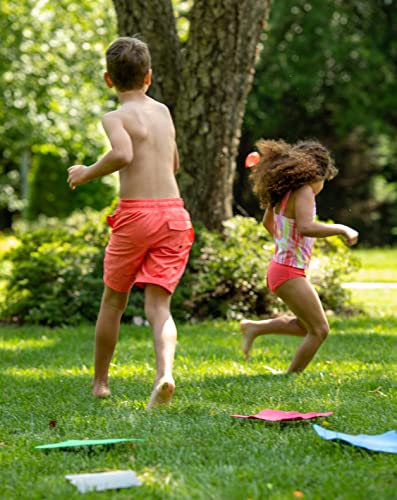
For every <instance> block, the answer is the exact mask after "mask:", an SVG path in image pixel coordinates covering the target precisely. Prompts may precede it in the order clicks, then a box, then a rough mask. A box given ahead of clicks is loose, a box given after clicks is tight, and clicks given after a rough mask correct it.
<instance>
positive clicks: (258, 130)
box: [236, 0, 397, 246]
mask: <svg viewBox="0 0 397 500" xmlns="http://www.w3.org/2000/svg"><path fill="white" fill-rule="evenodd" d="M262 49H263V50H262V53H261V57H260V60H259V62H258V65H257V69H256V74H255V79H254V83H253V88H252V91H251V93H250V95H249V98H248V103H247V111H246V115H245V120H244V126H243V130H244V133H243V144H242V147H241V150H242V155H243V156H244V155H245V153H246V152H247V151H250V150H251V149H252V147H253V144H254V143H255V141H256V140H257V139H259V138H260V137H266V138H280V137H281V138H283V139H285V140H287V141H291V142H293V141H296V140H301V139H304V138H312V137H316V138H318V139H319V140H321V141H322V142H324V143H325V144H326V145H327V146H329V147H330V149H331V151H332V153H333V155H334V156H335V159H336V164H337V166H338V168H339V170H340V174H339V176H338V177H337V178H336V179H335V180H334V181H333V182H332V184H331V185H330V187H329V188H326V189H325V190H324V193H322V195H321V197H320V198H319V208H320V209H321V210H320V214H321V217H322V218H332V219H335V220H337V221H340V222H342V223H346V224H348V225H352V226H353V227H355V228H356V229H358V230H359V231H360V233H361V235H362V236H361V237H360V240H361V241H365V242H366V243H367V244H370V245H377V246H385V245H392V244H394V243H395V242H396V241H397V239H396V235H397V216H396V213H397V210H396V204H397V147H396V144H397V143H396V134H397V128H396V123H397V121H396V111H395V110H396V109H397V76H396V75H397V73H396V65H395V62H396V59H397V9H396V1H395V0H368V1H365V2H364V1H362V0H349V1H339V0H310V1H307V0H286V1H283V2H273V3H272V9H271V15H270V19H269V23H268V28H267V29H266V31H265V32H264V34H263V37H262ZM240 172H241V174H240V175H241V176H242V177H243V176H244V175H245V171H244V168H243V166H242V165H241V166H240ZM238 186H239V188H240V189H239V190H236V197H237V203H238V204H241V205H243V207H244V208H245V209H246V211H248V212H249V213H250V214H254V213H257V209H256V203H255V200H253V199H252V198H250V195H249V190H241V182H239V183H238ZM335 190H337V191H338V196H337V197H335V194H334V192H335ZM240 193H241V194H240Z"/></svg>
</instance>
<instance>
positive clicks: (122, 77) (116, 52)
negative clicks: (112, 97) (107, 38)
mask: <svg viewBox="0 0 397 500" xmlns="http://www.w3.org/2000/svg"><path fill="white" fill-rule="evenodd" d="M150 63H151V61H150V52H149V48H148V46H147V44H146V43H145V42H142V40H139V39H138V38H135V37H127V36H125V37H120V38H117V40H115V41H114V42H113V43H112V44H111V45H110V46H109V47H108V49H107V50H106V69H107V72H108V73H109V76H110V78H111V80H112V82H113V83H114V85H115V87H116V88H117V90H120V91H121V92H124V91H126V90H137V89H140V88H142V87H143V84H144V80H145V76H146V74H147V72H148V71H149V69H150Z"/></svg>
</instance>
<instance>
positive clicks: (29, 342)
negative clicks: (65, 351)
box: [0, 336, 58, 352]
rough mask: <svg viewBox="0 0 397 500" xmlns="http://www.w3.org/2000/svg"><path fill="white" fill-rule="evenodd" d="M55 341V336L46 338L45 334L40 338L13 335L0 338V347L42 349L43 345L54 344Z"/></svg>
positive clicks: (17, 349)
mask: <svg viewBox="0 0 397 500" xmlns="http://www.w3.org/2000/svg"><path fill="white" fill-rule="evenodd" d="M57 342H58V339H57V338H48V337H46V336H43V337H41V338H40V339H24V338H21V337H13V338H9V339H7V340H4V339H0V349H3V350H5V351H13V352H17V351H23V350H25V349H29V350H33V349H43V348H44V347H50V346H54V345H55V344H56V343H57Z"/></svg>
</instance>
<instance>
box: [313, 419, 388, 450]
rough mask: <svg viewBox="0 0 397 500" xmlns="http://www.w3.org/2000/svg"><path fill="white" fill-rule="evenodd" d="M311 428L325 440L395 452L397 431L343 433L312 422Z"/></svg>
mask: <svg viewBox="0 0 397 500" xmlns="http://www.w3.org/2000/svg"><path fill="white" fill-rule="evenodd" d="M313 429H314V430H315V431H316V432H317V434H318V435H319V436H320V437H321V438H323V439H326V440H335V439H337V440H340V441H346V443H349V444H352V445H354V446H358V447H360V448H366V449H367V450H372V451H383V452H387V453H397V432H396V431H394V430H393V431H388V432H385V433H384V434H376V435H372V436H371V435H368V434H357V435H356V436H354V435H352V434H344V433H343V432H335V431H329V430H328V429H324V427H321V425H316V424H313Z"/></svg>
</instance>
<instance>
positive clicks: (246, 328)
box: [240, 319, 257, 359]
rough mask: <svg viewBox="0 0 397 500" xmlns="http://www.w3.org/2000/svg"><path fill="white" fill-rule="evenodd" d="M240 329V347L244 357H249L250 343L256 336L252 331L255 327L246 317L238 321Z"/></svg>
mask: <svg viewBox="0 0 397 500" xmlns="http://www.w3.org/2000/svg"><path fill="white" fill-rule="evenodd" d="M240 329H241V333H242V334H243V343H242V346H241V348H242V350H243V353H244V356H245V359H249V357H250V351H251V348H252V344H253V343H254V340H255V339H256V337H257V335H256V333H255V331H254V329H255V327H254V325H253V324H252V321H249V320H248V319H243V320H242V321H240Z"/></svg>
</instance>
